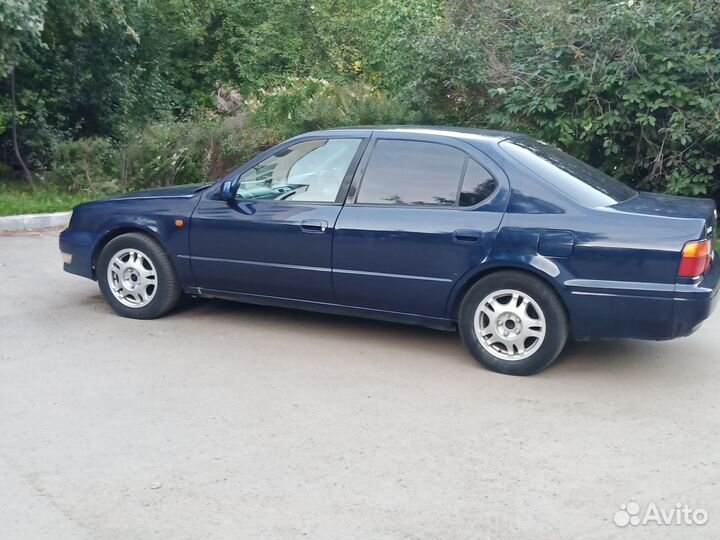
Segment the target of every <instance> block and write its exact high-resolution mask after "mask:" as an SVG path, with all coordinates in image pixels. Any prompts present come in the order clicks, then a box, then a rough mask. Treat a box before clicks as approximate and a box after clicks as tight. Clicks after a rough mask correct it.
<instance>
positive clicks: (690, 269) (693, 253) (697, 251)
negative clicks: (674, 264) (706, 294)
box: [678, 240, 712, 278]
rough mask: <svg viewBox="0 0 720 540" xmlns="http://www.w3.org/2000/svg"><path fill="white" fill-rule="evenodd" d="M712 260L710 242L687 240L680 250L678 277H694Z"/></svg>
mask: <svg viewBox="0 0 720 540" xmlns="http://www.w3.org/2000/svg"><path fill="white" fill-rule="evenodd" d="M711 261H712V242H711V241H710V240H703V241H701V242H688V243H687V244H685V247H684V248H683V251H682V260H681V261H680V268H679V269H678V277H689V278H694V277H698V276H701V275H702V274H704V273H705V272H706V271H707V269H708V268H710V262H711Z"/></svg>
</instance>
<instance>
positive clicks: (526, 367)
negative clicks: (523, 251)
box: [458, 271, 568, 375]
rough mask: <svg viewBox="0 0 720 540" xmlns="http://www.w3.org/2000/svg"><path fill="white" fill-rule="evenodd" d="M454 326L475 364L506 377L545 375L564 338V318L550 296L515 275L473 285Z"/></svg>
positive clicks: (536, 281) (546, 290)
mask: <svg viewBox="0 0 720 540" xmlns="http://www.w3.org/2000/svg"><path fill="white" fill-rule="evenodd" d="M458 326H459V330H460V335H461V337H462V340H463V342H464V343H465V346H466V347H467V348H468V350H469V351H470V352H471V353H472V355H473V356H474V357H475V359H476V360H477V361H478V362H480V363H481V364H482V365H483V366H485V367H486V368H488V369H490V370H492V371H497V372H500V373H507V374H509V375H531V374H533V373H537V372H538V371H541V370H543V369H545V368H546V367H547V366H549V365H550V364H551V363H552V362H553V361H554V360H555V359H556V358H557V356H558V355H559V354H560V352H561V351H562V349H563V347H564V346H565V342H566V341H567V336H568V321H567V315H566V314H565V309H564V307H563V305H562V303H561V302H560V300H559V298H558V297H557V295H556V294H555V292H554V291H553V290H552V289H551V288H550V287H549V286H548V285H546V284H545V283H544V282H543V281H541V280H540V279H538V278H536V277H534V276H531V275H530V274H526V273H524V272H517V271H506V272H498V273H495V274H491V275H489V276H487V277H485V278H482V279H481V280H480V281H478V282H477V283H476V284H475V285H473V287H472V288H471V289H470V290H469V291H468V292H467V294H466V295H465V297H464V298H463V301H462V304H461V305H460V311H459V313H458Z"/></svg>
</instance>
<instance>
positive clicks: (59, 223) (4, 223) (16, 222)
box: [0, 212, 72, 231]
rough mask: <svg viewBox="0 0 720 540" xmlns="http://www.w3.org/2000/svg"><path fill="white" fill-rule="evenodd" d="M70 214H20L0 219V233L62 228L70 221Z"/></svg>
mask: <svg viewBox="0 0 720 540" xmlns="http://www.w3.org/2000/svg"><path fill="white" fill-rule="evenodd" d="M71 215H72V212H53V213H52V214H22V215H19V216H3V217H0V231H32V230H35V229H49V228H51V227H63V226H66V225H67V224H68V222H69V221H70V216H71Z"/></svg>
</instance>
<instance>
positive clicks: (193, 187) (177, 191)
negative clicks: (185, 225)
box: [111, 184, 207, 200]
mask: <svg viewBox="0 0 720 540" xmlns="http://www.w3.org/2000/svg"><path fill="white" fill-rule="evenodd" d="M206 185H207V184H186V185H183V186H171V187H164V188H155V189H145V190H142V191H134V192H132V193H123V194H122V195H116V196H115V197H111V199H112V200H118V199H155V198H177V197H183V198H184V197H192V196H194V195H195V194H196V193H197V192H198V190H199V189H200V188H202V187H204V186H206Z"/></svg>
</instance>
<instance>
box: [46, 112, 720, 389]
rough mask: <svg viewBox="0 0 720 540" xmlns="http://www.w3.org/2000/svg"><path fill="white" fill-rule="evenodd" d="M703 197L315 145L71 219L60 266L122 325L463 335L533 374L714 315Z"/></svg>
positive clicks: (452, 141)
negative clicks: (371, 328)
mask: <svg viewBox="0 0 720 540" xmlns="http://www.w3.org/2000/svg"><path fill="white" fill-rule="evenodd" d="M716 222H717V212H716V208H715V203H714V202H713V201H712V200H709V199H691V198H683V197H673V196H666V195H656V194H650V193H643V192H636V191H634V190H632V189H631V188H629V187H628V186H626V185H625V184H622V183H621V182H618V181H617V180H614V179H613V178H611V177H609V176H607V175H606V174H604V173H602V172H600V171H598V170H596V169H594V168H592V167H590V166H589V165H587V164H585V163H583V162H581V161H578V160H576V159H575V158H573V157H571V156H569V155H567V154H565V153H563V152H561V151H559V150H557V149H555V148H553V147H551V146H549V145H547V144H544V143H542V142H540V141H537V140H534V139H532V138H530V137H527V136H524V135H518V134H514V133H505V132H496V131H485V130H473V129H455V128H432V127H407V126H388V127H366V128H346V129H333V130H325V131H317V132H312V133H306V134H303V135H300V136H297V137H294V138H292V139H289V140H287V141H285V142H283V143H281V144H279V145H277V146H275V147H274V148H271V149H269V150H267V151H266V152H263V153H262V154H260V155H258V156H257V157H255V158H254V159H252V160H250V161H249V162H248V163H246V164H244V165H242V166H240V167H239V168H238V169H236V170H234V171H232V172H231V173H230V174H228V175H227V176H225V177H224V178H221V179H220V180H218V181H216V182H214V183H210V184H206V185H193V186H176V187H170V188H162V189H154V190H149V191H143V192H138V193H131V194H126V195H122V196H119V197H114V198H112V199H107V200H103V201H96V202H90V203H85V204H81V205H79V206H77V207H76V208H75V209H74V211H73V215H72V219H71V221H70V224H69V226H68V228H67V229H66V230H65V231H63V232H62V234H61V235H60V250H61V252H62V255H63V259H64V269H65V270H66V271H68V272H71V273H74V274H78V275H80V276H84V277H87V278H90V279H95V280H97V281H98V283H99V286H100V289H101V291H102V293H103V295H104V297H105V298H106V300H107V302H108V303H109V304H110V306H111V307H112V308H113V309H114V310H115V311H116V312H117V313H118V314H120V315H122V316H125V317H132V318H136V319H151V318H155V317H159V316H161V315H163V314H165V313H167V312H168V311H170V310H171V309H172V308H173V307H174V306H175V304H176V303H177V301H178V299H179V298H180V296H181V294H183V293H184V294H187V295H192V296H199V297H216V298H225V299H231V300H239V301H243V302H251V303H258V304H268V305H275V306H284V307H294V308H301V309H309V310H316V311H323V312H329V313H335V314H343V315H356V316H361V317H372V318H379V319H385V320H391V321H397V322H403V323H410V324H419V325H423V326H429V327H433V328H440V329H446V330H453V329H458V330H459V333H460V336H461V337H462V340H463V342H464V343H465V345H466V346H467V348H468V350H469V351H470V352H471V353H472V355H473V356H474V357H475V358H476V359H477V360H478V361H479V362H480V363H481V364H482V365H484V366H485V367H487V368H489V369H491V370H494V371H498V372H502V373H508V374H514V375H528V374H532V373H536V372H538V371H540V370H542V369H543V368H545V367H547V366H548V365H550V363H552V362H553V361H554V360H555V358H556V357H557V356H558V355H559V354H560V352H561V351H562V349H563V347H564V345H565V342H566V340H567V339H568V337H572V338H574V339H577V340H592V339H601V338H640V339H653V340H664V339H671V338H675V337H680V336H687V335H690V334H691V333H692V332H694V331H695V330H696V329H697V328H698V327H699V326H700V324H701V323H702V322H703V321H704V320H705V319H706V318H707V317H708V316H709V315H710V313H711V311H712V309H713V307H714V306H715V304H716V302H717V300H718V289H719V288H720V285H719V282H720V265H718V264H716V263H715V261H714V253H713V248H712V246H713V240H714V238H715V231H716Z"/></svg>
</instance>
